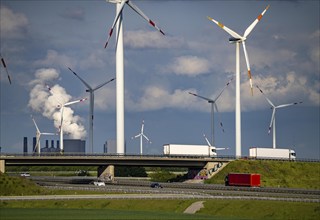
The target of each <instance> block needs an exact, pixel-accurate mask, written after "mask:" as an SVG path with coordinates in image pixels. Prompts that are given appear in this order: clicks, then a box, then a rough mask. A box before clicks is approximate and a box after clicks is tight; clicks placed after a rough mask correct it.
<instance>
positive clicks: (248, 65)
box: [242, 41, 253, 95]
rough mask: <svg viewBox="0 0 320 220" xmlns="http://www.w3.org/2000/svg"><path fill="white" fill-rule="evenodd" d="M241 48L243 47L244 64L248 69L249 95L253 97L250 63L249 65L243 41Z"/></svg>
mask: <svg viewBox="0 0 320 220" xmlns="http://www.w3.org/2000/svg"><path fill="white" fill-rule="evenodd" d="M242 46H243V52H244V57H245V58H246V64H247V69H248V77H249V82H250V89H251V95H253V86H252V78H251V70H250V63H249V57H248V53H247V49H246V43H245V41H242Z"/></svg>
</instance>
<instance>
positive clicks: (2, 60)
mask: <svg viewBox="0 0 320 220" xmlns="http://www.w3.org/2000/svg"><path fill="white" fill-rule="evenodd" d="M1 63H2V65H3V68H4V69H5V70H6V73H7V76H8V80H9V83H10V84H11V78H10V75H9V72H8V68H7V65H6V62H4V59H3V58H2V57H1Z"/></svg>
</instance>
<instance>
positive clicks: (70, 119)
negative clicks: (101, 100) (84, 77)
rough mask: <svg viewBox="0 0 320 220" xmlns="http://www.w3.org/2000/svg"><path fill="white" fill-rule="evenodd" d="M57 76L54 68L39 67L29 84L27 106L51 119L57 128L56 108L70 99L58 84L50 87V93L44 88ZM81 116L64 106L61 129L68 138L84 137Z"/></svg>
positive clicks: (58, 120) (59, 117) (59, 118)
mask: <svg viewBox="0 0 320 220" xmlns="http://www.w3.org/2000/svg"><path fill="white" fill-rule="evenodd" d="M58 78H59V72H58V71H57V70H56V69H53V68H48V69H39V70H37V71H36V73H35V79H34V80H32V81H31V82H30V83H29V85H30V86H31V87H32V89H31V91H30V100H29V104H28V106H29V107H30V108H31V109H32V110H34V111H36V112H40V113H41V114H42V115H43V116H44V117H46V118H48V119H53V121H54V126H55V127H56V128H57V129H59V127H60V122H61V121H60V120H61V114H60V109H59V108H58V107H59V106H61V104H63V103H66V102H69V101H71V98H72V97H71V96H70V95H69V94H68V93H67V92H66V90H65V89H64V88H63V87H61V86H60V85H58V84H56V85H54V86H52V87H51V91H52V94H51V93H50V92H49V91H48V88H46V84H48V83H49V82H52V81H54V80H56V79H58ZM81 120H82V119H81V117H80V116H78V115H74V111H73V110H72V109H71V108H70V107H65V108H64V112H63V131H64V133H65V134H68V135H69V136H70V138H74V139H84V138H85V136H86V130H85V128H84V126H83V125H82V124H81Z"/></svg>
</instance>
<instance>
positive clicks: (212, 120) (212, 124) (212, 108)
mask: <svg viewBox="0 0 320 220" xmlns="http://www.w3.org/2000/svg"><path fill="white" fill-rule="evenodd" d="M232 80H233V78H231V79H230V80H229V81H228V83H227V84H226V85H225V86H224V88H223V89H222V90H221V92H220V93H219V95H218V96H217V97H216V98H215V99H209V98H206V97H203V96H200V95H197V94H195V93H192V92H189V94H190V95H193V96H196V97H199V98H201V99H204V100H206V101H208V103H210V104H211V143H212V144H213V145H214V140H215V138H214V108H215V109H216V111H217V112H219V110H218V106H217V103H216V102H217V100H218V99H219V97H220V96H221V94H222V93H223V91H224V90H225V89H226V88H227V87H228V86H229V84H230V83H231V81H232ZM220 126H221V128H222V130H223V132H224V129H223V125H222V122H220Z"/></svg>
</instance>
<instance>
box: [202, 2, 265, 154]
mask: <svg viewBox="0 0 320 220" xmlns="http://www.w3.org/2000/svg"><path fill="white" fill-rule="evenodd" d="M269 7H270V5H268V6H267V7H266V8H265V9H264V11H263V12H262V13H261V14H260V15H259V16H258V17H257V18H256V19H255V20H254V22H253V23H252V24H251V25H250V26H249V27H248V28H247V29H246V30H245V32H244V34H243V36H241V35H239V34H238V33H236V32H234V31H233V30H231V29H229V28H228V27H226V26H224V25H223V24H222V23H220V22H218V21H216V20H214V19H213V18H211V17H208V19H209V20H211V21H212V22H214V23H216V24H217V25H218V26H219V27H220V28H222V29H223V30H225V31H226V32H227V33H228V34H230V35H231V38H229V42H230V43H235V44H236V157H241V102H240V53H239V51H240V43H242V46H243V52H244V56H245V59H246V64H247V69H248V76H249V82H250V88H251V95H253V86H252V78H251V71H250V63H249V57H248V53H247V50H246V44H245V41H246V40H247V37H248V36H249V34H250V33H251V31H252V30H253V28H254V27H255V26H256V24H257V23H258V22H259V21H260V20H261V18H262V16H263V15H264V14H265V13H266V11H267V10H268V8H269Z"/></svg>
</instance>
